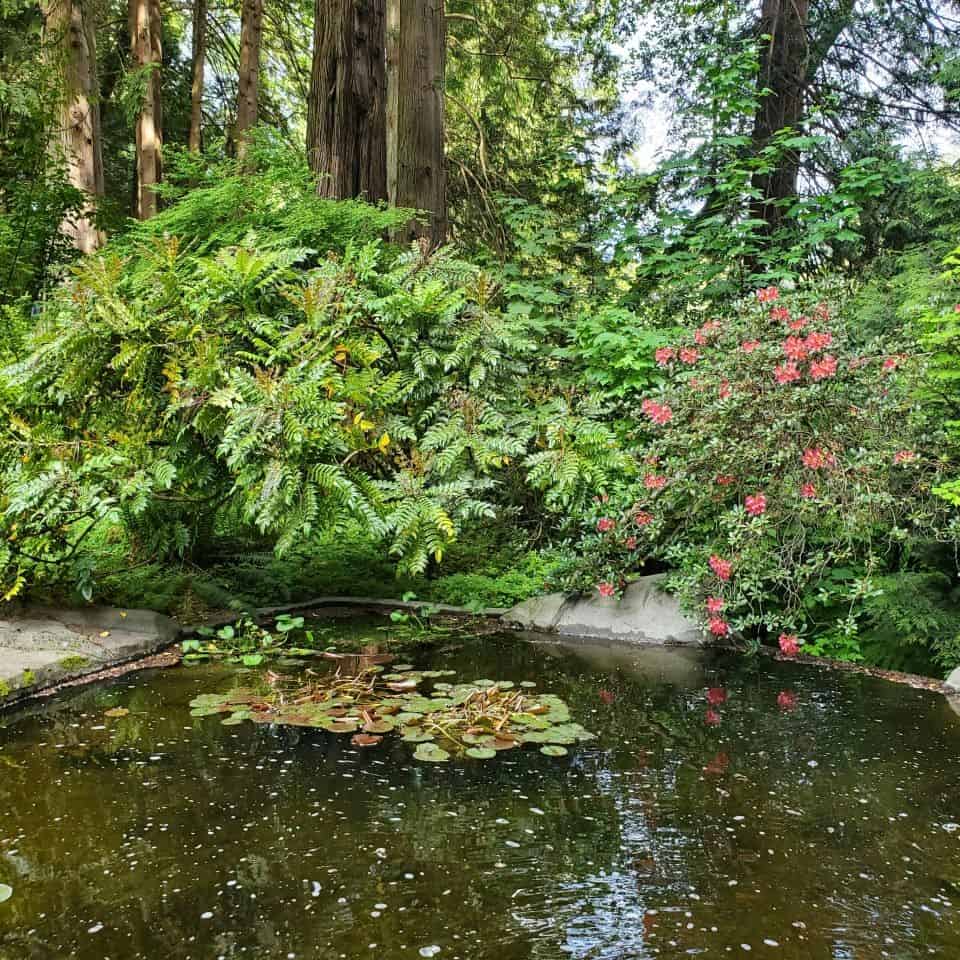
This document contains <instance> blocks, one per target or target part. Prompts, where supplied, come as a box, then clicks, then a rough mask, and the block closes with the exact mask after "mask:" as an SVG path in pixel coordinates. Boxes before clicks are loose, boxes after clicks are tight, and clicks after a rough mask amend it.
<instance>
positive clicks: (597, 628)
mask: <svg viewBox="0 0 960 960" xmlns="http://www.w3.org/2000/svg"><path fill="white" fill-rule="evenodd" d="M659 579H660V578H659V577H647V578H641V580H639V581H636V582H635V583H632V584H630V586H629V587H628V588H627V591H626V592H625V595H624V597H623V599H622V600H616V599H613V598H609V599H605V598H599V597H580V598H576V597H569V596H564V595H562V594H547V595H544V596H539V597H533V598H531V599H530V600H526V601H524V602H523V603H520V604H517V605H516V606H515V607H512V608H510V609H504V608H499V607H491V608H486V609H481V610H471V609H469V608H466V607H458V606H452V605H450V604H436V603H430V602H429V601H423V600H386V599H383V598H379V597H345V596H322V597H314V598H311V599H309V600H304V601H300V602H297V603H287V604H282V605H276V606H269V607H258V608H256V609H254V610H252V611H243V612H224V613H223V614H221V615H218V616H213V617H211V618H209V619H208V620H206V621H204V622H203V623H197V624H190V625H184V624H180V623H178V622H177V621H176V620H174V619H172V618H170V617H167V616H164V615H163V614H159V613H155V612H153V611H149V610H120V609H117V608H112V607H90V608H85V609H67V610H64V609H59V608H53V607H44V606H30V607H23V606H21V607H13V608H11V609H9V610H5V611H3V612H4V614H5V616H0V710H3V709H5V708H8V707H11V706H14V705H16V704H19V703H22V702H24V701H26V700H29V699H32V698H35V697H43V696H47V695H49V694H51V693H53V692H55V691H57V690H60V689H62V688H63V687H66V686H72V685H75V684H83V683H92V682H95V681H96V680H99V679H106V678H109V677H114V676H119V675H122V674H124V673H127V672H131V671H133V670H139V669H146V668H149V667H156V666H170V665H173V664H175V663H176V662H178V660H179V657H178V655H177V651H176V650H175V649H174V648H175V646H176V645H177V644H179V643H180V642H181V641H183V640H185V639H187V638H189V637H191V636H194V635H195V634H196V631H197V630H198V629H199V628H200V627H204V626H209V627H219V626H223V625H225V624H228V623H233V622H235V621H237V620H239V619H240V618H241V617H243V616H248V615H250V616H253V617H254V618H255V619H258V620H260V619H266V618H271V617H277V616H280V615H281V614H297V613H305V612H307V611H310V610H327V611H334V610H337V609H341V610H342V611H343V612H344V613H345V614H347V613H350V614H353V613H379V614H389V613H391V612H392V611H394V610H400V611H404V612H409V613H420V612H423V611H424V610H425V609H427V610H429V611H430V612H431V613H437V614H442V615H444V616H450V617H465V618H476V619H482V620H488V621H491V620H492V621H499V622H500V623H502V624H503V625H504V626H506V627H510V628H513V629H520V630H527V631H532V632H534V633H537V634H551V635H555V636H560V637H566V638H577V637H581V638H587V639H594V640H597V639H600V640H614V641H619V642H622V643H624V644H625V645H630V644H635V645H658V646H696V645H703V644H704V643H705V642H706V638H705V636H704V634H703V632H702V630H700V628H699V627H698V626H697V625H696V624H695V623H694V622H693V621H691V620H689V619H688V618H686V617H685V616H684V615H683V614H682V613H681V612H680V610H679V607H678V606H677V605H676V602H675V601H674V600H673V598H672V597H669V596H667V595H666V594H664V593H663V592H662V591H660V590H659V589H658V587H659V584H658V580H659ZM730 649H731V650H732V651H738V650H742V649H744V648H741V647H738V646H737V645H736V644H734V645H731V647H730ZM761 653H762V654H764V655H767V656H770V657H772V658H774V659H791V660H793V661H794V662H798V663H803V664H806V665H811V666H816V667H821V668H825V669H832V670H841V671H845V672H849V673H858V674H863V675H867V676H872V677H877V678H879V679H883V680H888V681H891V682H894V683H901V684H906V685H909V686H912V687H917V688H921V689H925V690H930V691H933V692H936V693H941V694H943V695H944V696H945V697H946V698H947V700H948V702H949V703H950V706H951V707H952V708H953V709H954V711H955V712H957V713H958V714H960V668H958V669H957V670H955V671H953V673H952V674H951V675H950V676H949V677H948V678H947V680H945V681H943V680H937V679H935V678H931V677H921V676H918V675H915V674H906V673H899V672H897V671H892V670H882V669H879V668H876V667H867V666H863V665H861V664H851V663H846V662H842V661H835V660H827V659H824V658H820V657H805V656H802V655H801V656H798V657H792V658H784V657H782V656H781V655H780V654H779V652H778V651H776V650H767V649H766V648H764V649H762V650H761Z"/></svg>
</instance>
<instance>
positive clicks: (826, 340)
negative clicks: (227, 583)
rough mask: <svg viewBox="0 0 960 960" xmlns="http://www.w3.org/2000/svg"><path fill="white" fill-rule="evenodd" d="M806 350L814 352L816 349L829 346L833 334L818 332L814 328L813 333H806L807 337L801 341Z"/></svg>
mask: <svg viewBox="0 0 960 960" xmlns="http://www.w3.org/2000/svg"><path fill="white" fill-rule="evenodd" d="M803 342H804V345H805V346H806V348H807V350H809V351H810V352H811V353H815V352H816V351H817V350H823V349H824V347H829V346H830V344H831V343H833V334H832V333H820V332H818V331H816V330H814V332H813V333H810V334H808V335H807V339H806V340H804V341H803Z"/></svg>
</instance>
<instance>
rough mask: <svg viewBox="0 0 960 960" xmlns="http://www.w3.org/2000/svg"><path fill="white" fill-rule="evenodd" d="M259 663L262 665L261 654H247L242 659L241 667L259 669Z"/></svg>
mask: <svg viewBox="0 0 960 960" xmlns="http://www.w3.org/2000/svg"><path fill="white" fill-rule="evenodd" d="M261 663H263V654H262V653H248V654H247V655H246V656H245V657H244V658H243V665H244V666H245V667H259V666H260V664H261Z"/></svg>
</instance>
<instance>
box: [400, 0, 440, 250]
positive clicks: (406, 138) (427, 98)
mask: <svg viewBox="0 0 960 960" xmlns="http://www.w3.org/2000/svg"><path fill="white" fill-rule="evenodd" d="M445 68H446V20H445V15H444V9H443V2H442V0H387V193H388V196H389V199H390V203H391V204H392V205H393V206H395V207H412V208H414V209H416V210H420V211H423V212H424V213H425V214H427V215H428V220H427V222H425V223H418V222H411V223H410V224H409V225H408V227H407V228H406V229H405V230H404V231H403V232H402V235H401V237H400V239H412V238H423V239H425V240H426V241H428V242H429V243H430V245H431V246H437V245H439V244H441V243H443V242H444V240H445V239H446V235H447V175H446V165H445V160H444V151H443V147H444V114H443V111H444V80H445V76H444V75H445Z"/></svg>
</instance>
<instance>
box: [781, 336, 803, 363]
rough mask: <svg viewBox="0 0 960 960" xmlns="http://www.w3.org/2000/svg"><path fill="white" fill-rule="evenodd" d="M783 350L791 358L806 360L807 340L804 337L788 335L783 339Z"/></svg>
mask: <svg viewBox="0 0 960 960" xmlns="http://www.w3.org/2000/svg"><path fill="white" fill-rule="evenodd" d="M783 352H784V353H785V354H786V356H787V357H789V358H790V359H791V360H806V359H807V341H806V340H804V338H803V337H787V339H786V340H784V341H783Z"/></svg>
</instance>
